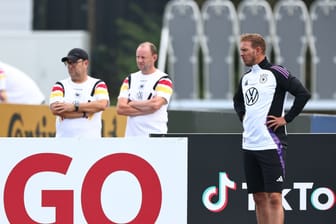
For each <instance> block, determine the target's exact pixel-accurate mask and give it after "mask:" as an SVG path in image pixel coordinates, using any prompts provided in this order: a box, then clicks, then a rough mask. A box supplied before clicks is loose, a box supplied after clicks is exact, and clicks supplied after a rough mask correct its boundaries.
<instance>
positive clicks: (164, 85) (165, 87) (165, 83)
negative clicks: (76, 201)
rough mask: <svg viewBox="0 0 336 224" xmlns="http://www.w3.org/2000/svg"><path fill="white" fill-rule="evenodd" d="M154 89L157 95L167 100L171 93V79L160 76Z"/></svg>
mask: <svg viewBox="0 0 336 224" xmlns="http://www.w3.org/2000/svg"><path fill="white" fill-rule="evenodd" d="M155 91H156V95H157V96H161V97H163V98H165V99H166V100H167V102H169V101H170V98H171V96H172V94H173V83H172V81H171V79H170V78H168V77H166V78H161V79H160V80H159V82H158V84H157V86H156V87H155Z"/></svg>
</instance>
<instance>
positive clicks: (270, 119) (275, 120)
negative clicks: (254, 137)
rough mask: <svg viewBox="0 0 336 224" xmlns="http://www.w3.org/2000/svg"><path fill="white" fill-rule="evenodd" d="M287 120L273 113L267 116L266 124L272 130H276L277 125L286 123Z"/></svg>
mask: <svg viewBox="0 0 336 224" xmlns="http://www.w3.org/2000/svg"><path fill="white" fill-rule="evenodd" d="M286 124H287V122H286V120H285V118H284V117H276V116H273V115H269V116H267V122H266V125H267V127H269V128H273V129H274V131H275V130H277V129H278V128H279V127H281V126H284V125H286Z"/></svg>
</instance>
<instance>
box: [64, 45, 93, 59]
mask: <svg viewBox="0 0 336 224" xmlns="http://www.w3.org/2000/svg"><path fill="white" fill-rule="evenodd" d="M78 59H83V60H88V59H89V55H88V53H86V51H85V50H83V49H81V48H74V49H72V50H70V51H69V53H68V56H66V57H63V58H62V62H65V61H71V62H75V61H77V60H78Z"/></svg>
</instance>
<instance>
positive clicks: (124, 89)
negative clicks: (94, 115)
mask: <svg viewBox="0 0 336 224" xmlns="http://www.w3.org/2000/svg"><path fill="white" fill-rule="evenodd" d="M128 83H129V82H128V77H126V78H125V79H124V81H123V82H122V84H121V87H120V92H119V96H118V98H128V97H129V84H128Z"/></svg>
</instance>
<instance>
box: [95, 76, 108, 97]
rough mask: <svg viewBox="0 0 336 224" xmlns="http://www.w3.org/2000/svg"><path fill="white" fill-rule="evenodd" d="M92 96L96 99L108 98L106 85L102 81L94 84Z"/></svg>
mask: <svg viewBox="0 0 336 224" xmlns="http://www.w3.org/2000/svg"><path fill="white" fill-rule="evenodd" d="M93 96H94V97H95V99H97V100H110V97H109V93H108V89H107V85H106V83H105V82H104V81H100V82H99V83H98V84H97V85H96V87H95V90H94V93H93Z"/></svg>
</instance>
